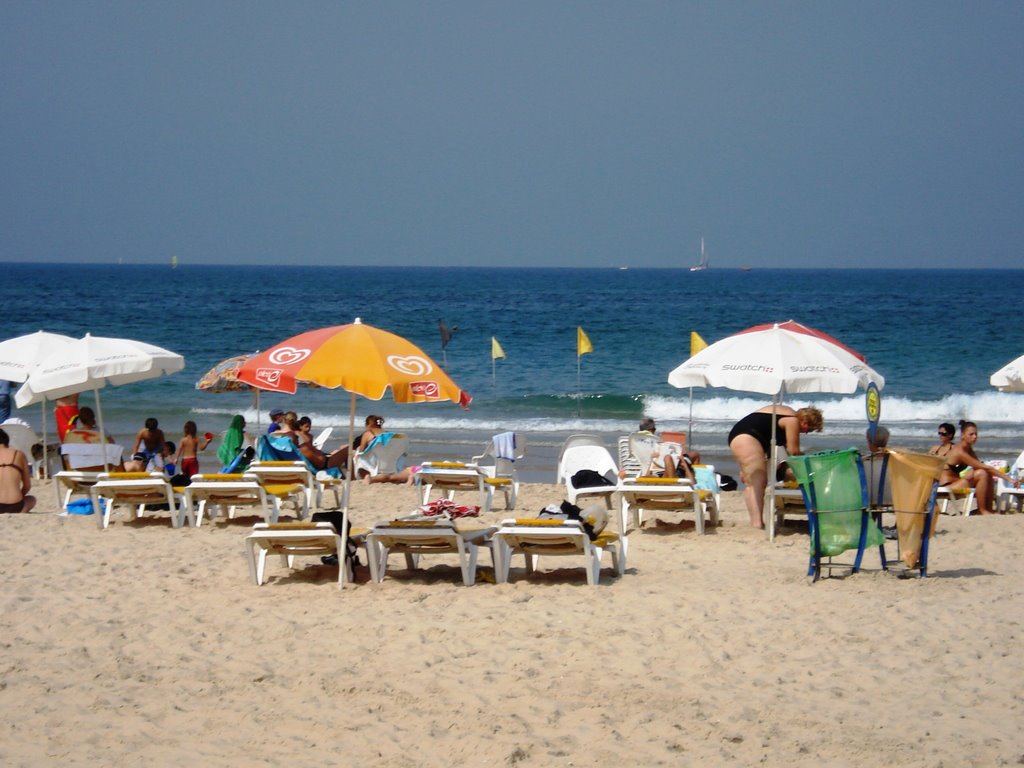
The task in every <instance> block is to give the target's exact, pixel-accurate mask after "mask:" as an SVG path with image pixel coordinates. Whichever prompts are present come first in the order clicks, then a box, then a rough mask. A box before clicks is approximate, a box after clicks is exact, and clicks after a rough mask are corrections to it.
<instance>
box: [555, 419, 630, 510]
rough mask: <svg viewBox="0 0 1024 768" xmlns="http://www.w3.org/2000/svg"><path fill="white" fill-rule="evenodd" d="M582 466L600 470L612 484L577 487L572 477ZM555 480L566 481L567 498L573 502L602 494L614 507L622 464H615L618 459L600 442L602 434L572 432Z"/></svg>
mask: <svg viewBox="0 0 1024 768" xmlns="http://www.w3.org/2000/svg"><path fill="white" fill-rule="evenodd" d="M580 438H583V439H580ZM595 441H596V442H595ZM583 469H589V470H593V471H594V472H597V474H599V475H601V476H602V477H604V478H605V479H606V480H608V481H609V482H610V483H611V485H597V486H592V487H589V488H576V487H575V486H574V485H573V484H572V477H573V475H575V474H576V473H577V472H579V471H580V470H583ZM556 482H559V483H564V484H565V493H566V498H567V499H568V500H569V503H571V504H578V501H577V500H578V499H580V498H587V499H590V498H602V499H604V502H605V504H606V505H607V507H608V509H611V508H612V500H611V497H612V494H614V493H615V490H616V486H617V485H618V482H619V468H618V467H617V466H615V459H613V458H612V455H611V454H610V453H609V452H608V449H607V448H605V447H604V444H603V443H601V441H600V438H596V437H594V436H592V435H572V436H571V437H569V438H568V439H567V440H566V441H565V444H563V446H562V452H561V456H560V457H559V459H558V479H557V481H556Z"/></svg>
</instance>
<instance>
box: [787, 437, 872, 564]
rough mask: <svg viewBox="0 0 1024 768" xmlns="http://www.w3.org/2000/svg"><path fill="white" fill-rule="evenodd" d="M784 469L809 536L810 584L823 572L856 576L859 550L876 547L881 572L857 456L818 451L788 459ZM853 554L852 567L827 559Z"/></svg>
mask: <svg viewBox="0 0 1024 768" xmlns="http://www.w3.org/2000/svg"><path fill="white" fill-rule="evenodd" d="M789 466H790V467H791V468H792V470H793V474H794V475H796V479H797V482H798V483H800V490H801V491H803V495H804V503H805V505H806V507H807V520H808V528H809V533H810V539H811V541H810V550H811V554H810V562H809V564H808V567H807V575H808V576H811V577H812V578H813V580H814V581H817V580H818V579H819V578H820V577H821V569H822V558H827V562H826V563H825V567H826V568H828V569H829V570H830V571H831V569H833V568H850V569H851V570H852V572H853V573H857V572H858V571H859V570H860V567H861V561H862V560H863V558H864V550H865V549H866V548H867V547H869V546H877V547H878V549H879V557H880V558H881V560H882V567H883V568H885V567H886V562H885V548H884V547H883V544H884V543H885V538H884V537H883V536H882V532H881V530H880V529H879V528H878V525H877V524H876V523H875V521H874V520H873V519H872V517H871V514H870V512H869V497H868V488H867V477H866V475H865V473H864V465H863V463H862V462H861V458H860V453H859V452H858V451H857V449H855V448H848V449H846V450H844V451H823V452H821V453H808V454H803V455H799V456H790V457H789ZM850 549H855V550H856V557H855V559H854V561H853V563H834V562H833V561H832V558H833V557H834V556H836V555H839V554H841V553H843V552H845V551H847V550H850Z"/></svg>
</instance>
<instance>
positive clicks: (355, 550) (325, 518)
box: [310, 509, 361, 568]
mask: <svg viewBox="0 0 1024 768" xmlns="http://www.w3.org/2000/svg"><path fill="white" fill-rule="evenodd" d="M310 519H311V520H312V521H313V522H314V523H330V524H331V525H333V526H334V530H335V531H340V530H341V525H342V521H343V520H344V519H345V517H344V515H342V513H341V510H338V509H332V510H330V511H329V512H314V513H313V517H312V518H310ZM351 534H352V521H351V520H349V521H348V535H349V538H346V539H345V561H346V562H347V563H349V565H351V566H352V567H353V568H355V567H356V566H357V565H361V563H360V562H359V547H358V546H356V543H355V542H354V541H352V539H351Z"/></svg>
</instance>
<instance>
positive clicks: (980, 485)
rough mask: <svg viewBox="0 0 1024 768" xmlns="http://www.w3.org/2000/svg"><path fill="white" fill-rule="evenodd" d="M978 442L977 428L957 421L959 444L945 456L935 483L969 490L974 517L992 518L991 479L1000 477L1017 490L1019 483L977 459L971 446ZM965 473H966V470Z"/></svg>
mask: <svg viewBox="0 0 1024 768" xmlns="http://www.w3.org/2000/svg"><path fill="white" fill-rule="evenodd" d="M977 442H978V425H977V424H975V423H974V422H973V421H964V420H962V419H961V421H960V442H959V443H957V444H956V445H954V446H953V450H951V451H950V452H949V453H948V454H946V463H945V465H944V466H943V467H942V476H941V477H940V478H939V483H940V484H941V485H942V486H943V487H944V488H953V489H956V488H973V489H974V493H975V498H977V500H978V514H980V515H993V514H995V509H993V502H994V501H995V482H994V480H993V479H994V478H996V477H1001V478H1003V480H1005V481H1006V482H1008V483H1012V484H1013V487H1014V488H1020V480H1014V479H1013V478H1012V477H1010V476H1009V475H1008V474H1006V473H1005V472H1000V471H999V470H998V469H996V468H995V467H990V466H989V465H988V464H985V463H983V462H982V461H981V459H979V458H978V454H976V453H975V452H974V444H975V443H977ZM968 470H969V471H968Z"/></svg>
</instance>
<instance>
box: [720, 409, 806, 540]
mask: <svg viewBox="0 0 1024 768" xmlns="http://www.w3.org/2000/svg"><path fill="white" fill-rule="evenodd" d="M824 426H825V421H824V419H823V418H822V416H821V411H819V410H818V409H817V408H801V409H800V410H799V411H794V410H793V409H792V408H789V407H788V406H785V405H780V406H777V407H776V408H775V443H776V444H777V445H780V446H782V447H784V448H785V449H786V453H788V454H789V455H790V456H796V455H797V454H799V453H800V435H801V433H804V432H821V430H822V427H824ZM771 435H772V407H771V406H770V405H769V406H765V407H764V408H762V409H761V410H759V411H754V412H753V413H750V414H747V415H746V416H744V417H743V418H742V419H740V420H739V421H738V422H736V425H735V426H734V427H733V428H732V431H731V432H730V433H729V450H731V451H732V455H733V457H734V458H735V459H736V463H737V464H739V465H740V478H741V479H742V480H743V482H744V483H745V484H746V487H745V488H744V489H743V500H744V501H745V502H746V504H747V512H749V513H750V524H751V525H752V526H753V527H754V528H764V491H765V489H766V488H767V487H768V452H769V451H770V450H771V439H772V437H771Z"/></svg>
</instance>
